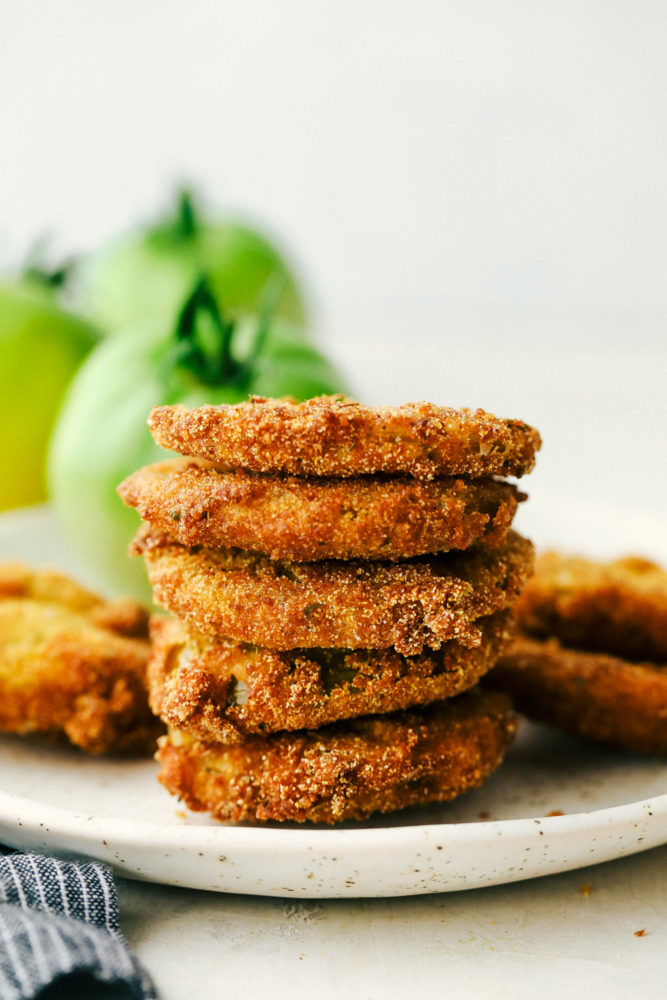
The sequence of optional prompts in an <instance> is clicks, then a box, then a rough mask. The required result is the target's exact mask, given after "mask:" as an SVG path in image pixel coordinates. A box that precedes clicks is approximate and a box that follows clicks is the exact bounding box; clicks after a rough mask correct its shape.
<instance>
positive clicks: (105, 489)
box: [49, 297, 343, 600]
mask: <svg viewBox="0 0 667 1000" xmlns="http://www.w3.org/2000/svg"><path fill="white" fill-rule="evenodd" d="M201 305H202V303H201V301H200V302H199V305H198V306H197V308H196V309H195V313H197V316H196V323H195V322H194V321H193V322H192V323H190V320H194V318H195V314H194V313H192V314H190V316H189V319H188V316H187V315H186V312H185V311H184V312H183V313H182V314H181V320H180V321H179V327H178V329H177V331H176V333H175V334H170V335H169V336H167V337H165V336H164V335H160V332H159V329H158V330H157V331H156V329H155V327H153V329H143V330H142V331H140V335H136V336H132V337H130V336H125V337H116V338H110V339H108V340H107V341H105V342H104V343H103V344H101V345H100V346H99V347H98V348H97V349H96V350H95V351H94V352H93V354H92V355H91V357H90V358H89V359H88V361H87V362H86V363H85V364H84V365H83V366H82V368H81V370H80V372H79V374H78V375H77V377H76V378H75V380H74V382H73V383H72V386H71V388H70V391H69V393H68V396H67V399H66V401H65V405H64V407H63V411H62V415H61V417H60V420H59V422H58V425H57V427H56V431H55V434H54V437H53V442H52V446H51V452H50V456H49V482H50V490H51V497H52V500H53V503H54V505H55V508H56V511H57V513H58V515H59V518H60V521H61V524H62V526H63V528H64V530H65V533H66V535H67V537H68V538H69V541H70V543H71V545H72V547H73V548H74V549H75V551H76V552H77V553H78V555H79V557H80V558H81V559H82V561H84V562H86V563H87V564H88V565H89V567H90V569H91V571H92V572H94V573H96V575H97V577H98V582H99V585H100V586H101V587H102V588H103V589H105V590H107V591H112V592H125V593H132V594H135V595H136V596H138V597H141V598H143V599H144V600H147V599H148V600H149V599H150V594H149V589H148V584H147V582H146V578H145V572H144V567H143V565H142V563H141V562H140V561H139V560H133V559H129V558H128V556H127V547H128V545H129V543H130V541H131V540H132V538H133V537H134V535H135V534H136V531H137V529H138V527H139V524H140V521H139V517H138V515H137V514H136V512H135V511H134V510H130V509H128V508H126V507H125V506H124V505H123V503H122V502H121V500H120V499H119V497H118V496H117V494H116V487H117V486H118V484H119V483H120V482H121V481H122V480H123V479H125V477H126V476H128V475H129V474H130V473H131V472H133V471H134V470H135V469H137V468H139V467H141V466H143V465H147V464H149V463H151V462H156V461H159V460H160V459H163V458H164V457H165V452H164V451H162V449H160V448H159V447H158V446H157V445H156V444H155V443H154V442H153V439H152V438H151V435H150V433H149V430H148V427H147V424H146V420H147V417H148V415H149V413H150V411H151V409H152V408H153V406H155V405H158V404H172V403H183V404H185V405H186V406H201V405H203V404H205V403H212V404H217V403H238V402H241V401H242V400H244V399H247V398H248V395H249V394H255V395H268V394H271V395H275V396H285V395H293V396H295V397H297V398H299V399H306V398H308V397H310V396H315V395H319V394H321V393H332V392H340V391H341V389H342V388H343V386H342V380H341V378H340V376H339V375H338V374H337V373H336V371H335V369H334V368H333V367H332V366H331V364H330V363H329V362H328V361H327V360H326V359H325V358H324V357H323V356H322V355H321V354H319V353H318V351H317V350H315V348H313V347H311V346H310V345H308V344H306V343H304V342H303V339H302V334H301V333H300V331H299V330H297V329H295V328H294V327H293V326H292V325H290V324H288V323H286V321H284V320H274V321H273V322H272V323H271V324H270V325H269V327H268V328H267V329H266V330H264V331H263V334H264V335H263V337H261V338H260V340H259V342H257V341H256V343H255V345H254V351H253V350H252V349H251V350H250V351H249V352H248V353H247V355H246V356H245V360H244V361H239V360H238V359H237V358H236V357H234V356H232V354H231V351H230V345H231V342H232V341H233V340H234V336H235V334H236V333H237V332H238V334H239V338H238V340H239V343H243V342H244V337H243V336H241V333H242V332H243V331H240V330H237V329H235V328H234V327H232V326H231V325H227V326H225V325H224V322H223V323H222V325H219V324H218V323H217V321H216V316H215V305H214V300H213V298H212V297H209V298H206V302H205V304H204V308H203V312H204V313H205V315H203V316H202V314H201V309H200V306H201ZM209 308H210V310H211V313H206V310H207V309H209ZM198 310H199V312H198ZM184 317H185V319H186V322H184ZM217 319H218V320H219V317H217ZM203 320H212V321H213V322H212V326H209V327H207V325H206V323H205V322H203ZM179 331H180V332H179ZM184 331H185V332H184ZM221 331H222V332H221ZM216 336H218V337H221V338H222V341H220V340H218V342H217V343H216V342H215V337H216ZM251 340H252V338H251V337H250V336H249V335H248V332H247V329H246V331H245V343H246V344H249V343H250V342H251ZM221 359H222V360H224V361H225V364H221ZM225 365H226V367H225Z"/></svg>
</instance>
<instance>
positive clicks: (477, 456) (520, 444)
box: [148, 396, 541, 480]
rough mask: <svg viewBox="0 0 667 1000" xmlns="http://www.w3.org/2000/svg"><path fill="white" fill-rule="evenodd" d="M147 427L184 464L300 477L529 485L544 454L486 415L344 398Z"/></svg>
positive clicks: (172, 411) (229, 409) (529, 438)
mask: <svg viewBox="0 0 667 1000" xmlns="http://www.w3.org/2000/svg"><path fill="white" fill-rule="evenodd" d="M148 424H149V427H150V429H151V433H152V435H153V437H154V439H155V441H156V442H157V443H158V444H159V445H162V447H163V448H167V449H169V450H172V451H177V452H178V453H179V454H181V455H186V456H189V457H196V458H205V459H207V460H208V461H210V462H214V463H215V464H216V465H218V466H220V467H221V468H225V469H237V468H243V469H250V470H251V471H253V472H285V473H291V474H293V475H298V476H361V475H368V474H373V473H378V472H385V473H405V474H407V475H410V476H414V477H416V478H417V479H427V480H428V479H433V478H435V477H436V476H459V475H460V476H467V477H469V478H479V477H481V476H496V475H498V476H522V475H524V474H525V473H527V472H530V470H531V469H532V468H533V465H534V463H535V453H536V451H537V450H538V449H539V447H540V444H541V441H540V436H539V434H538V432H537V431H536V430H534V429H533V428H532V427H529V426H528V425H527V424H524V423H522V422H521V421H520V420H504V419H499V418H498V417H495V416H493V415H492V414H490V413H485V412H484V410H467V409H462V410H456V409H452V408H451V407H448V406H436V405H434V404H433V403H406V404H405V405H403V406H364V405H362V404H360V403H357V402H355V401H354V400H352V399H347V398H346V397H344V396H318V397H316V398H314V399H309V400H306V402H304V403H297V402H295V401H293V400H289V399H266V398H264V397H260V396H252V397H251V398H250V400H249V401H248V402H245V403H237V404H235V405H221V406H201V407H197V408H195V409H187V408H186V407H184V406H180V405H179V406H158V407H156V408H155V409H153V411H152V413H151V414H150V417H149V421H148Z"/></svg>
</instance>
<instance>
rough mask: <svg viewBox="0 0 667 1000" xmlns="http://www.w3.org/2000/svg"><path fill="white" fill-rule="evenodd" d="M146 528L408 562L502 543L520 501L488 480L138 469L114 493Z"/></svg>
mask: <svg viewBox="0 0 667 1000" xmlns="http://www.w3.org/2000/svg"><path fill="white" fill-rule="evenodd" d="M118 493H119V495H120V496H121V498H122V499H123V501H124V502H125V503H126V504H127V506H129V507H134V508H135V509H136V510H137V511H138V512H139V514H140V515H141V517H142V519H143V520H144V521H145V522H147V523H148V524H149V525H150V526H151V527H152V528H154V529H157V530H162V531H168V532H169V534H171V535H172V537H173V538H174V539H175V540H176V541H177V542H179V543H180V544H181V545H188V546H193V545H205V546H208V547H210V548H219V547H222V548H241V549H248V550H251V551H255V552H262V553H264V554H266V555H268V556H270V557H271V558H272V559H288V560H292V561H296V562H302V561H303V562H309V561H314V560H318V559H355V558H362V559H385V560H386V559H407V558H410V557H412V556H416V555H424V554H426V553H435V552H446V551H449V550H450V549H466V548H468V546H469V545H471V544H472V543H473V542H477V544H478V545H483V546H484V547H486V548H494V547H496V546H497V545H500V544H502V542H503V541H504V540H505V538H506V536H507V532H508V530H509V527H510V525H511V523H512V520H513V518H514V515H515V513H516V509H517V506H518V503H519V501H520V500H523V499H525V496H524V494H522V493H519V492H518V490H517V489H516V487H514V486H513V485H511V484H510V483H504V482H498V481H496V480H494V479H483V480H475V481H466V480H463V479H437V480H434V481H432V482H430V483H424V482H419V481H418V480H415V479H410V478H407V477H405V476H402V477H394V478H377V477H361V476H357V477H353V478H349V479H331V478H320V479H316V478H312V477H311V478H309V479H304V478H299V477H297V476H278V475H266V474H258V473H252V472H245V471H243V470H235V471H234V472H222V471H220V470H219V469H216V468H215V467H214V466H211V465H210V464H209V463H206V462H203V461H201V460H195V459H172V460H169V461H165V462H158V463H156V464H154V465H149V466H147V467H145V468H143V469H139V470H138V471H137V472H134V473H133V474H132V475H131V476H129V477H128V478H127V479H126V480H124V482H122V483H121V484H120V486H119V487H118Z"/></svg>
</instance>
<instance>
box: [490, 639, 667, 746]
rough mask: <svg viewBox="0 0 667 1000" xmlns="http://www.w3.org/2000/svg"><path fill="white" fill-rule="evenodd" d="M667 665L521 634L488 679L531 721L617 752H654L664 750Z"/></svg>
mask: <svg viewBox="0 0 667 1000" xmlns="http://www.w3.org/2000/svg"><path fill="white" fill-rule="evenodd" d="M666 667H667V664H665V663H663V664H662V665H656V664H652V663H636V662H632V663H631V662H628V661H627V660H622V659H619V658H617V657H614V656H609V655H608V654H604V653H591V652H582V651H580V650H576V649H567V648H565V647H564V646H562V645H561V644H560V643H559V642H558V641H557V640H556V639H547V640H540V639H534V638H530V637H529V636H526V635H521V636H519V637H518V638H517V639H516V641H515V643H514V644H513V646H512V647H511V649H510V651H509V652H508V653H507V654H505V655H504V656H503V657H501V659H500V661H499V662H498V665H497V667H496V668H495V669H494V670H493V671H492V672H491V674H489V676H488V682H489V683H491V684H492V685H493V686H494V687H498V688H501V689H502V690H503V691H507V692H508V693H509V694H510V695H511V696H512V698H513V700H514V702H515V704H516V707H517V708H518V709H519V711H521V712H524V713H525V714H526V715H527V716H529V717H530V718H532V719H537V720H538V721H542V722H550V723H553V724H554V725H557V726H562V728H563V729H567V730H569V731H570V732H573V733H576V734H577V735H579V736H583V737H585V738H587V739H589V740H594V741H596V742H599V743H604V744H608V745H610V746H614V747H618V748H620V749H624V750H633V751H640V752H643V753H656V754H657V753H660V754H661V753H667V669H666Z"/></svg>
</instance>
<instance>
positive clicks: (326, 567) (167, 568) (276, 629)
mask: <svg viewBox="0 0 667 1000" xmlns="http://www.w3.org/2000/svg"><path fill="white" fill-rule="evenodd" d="M131 551H132V553H133V554H137V555H143V556H144V558H145V561H146V566H147V569H148V575H149V578H150V582H151V585H152V587H153V595H154V598H155V601H156V603H157V604H159V605H160V606H161V607H163V608H165V609H166V610H168V611H171V612H172V613H173V614H175V615H177V616H178V617H179V618H182V619H185V621H187V622H188V623H189V624H190V625H192V626H193V627H195V628H197V629H198V630H199V631H200V632H204V633H205V634H206V635H221V636H225V637H227V638H230V639H234V640H236V641H237V642H249V643H252V644H253V645H256V646H267V647H269V648H270V649H277V650H286V649H299V648H304V647H305V648H314V647H318V648H334V647H335V648H340V649H388V648H389V647H394V648H395V649H396V651H397V652H398V653H401V654H403V655H404V656H413V655H417V654H418V653H421V651H422V650H423V649H424V647H428V648H430V649H439V648H440V646H441V645H442V644H443V642H447V641H448V640H450V639H455V640H457V641H458V642H460V643H462V644H463V645H464V646H469V647H470V646H479V645H480V643H481V641H482V633H481V629H480V627H479V625H478V624H477V621H476V619H478V618H480V617H482V616H483V615H489V614H493V613H494V612H495V611H501V610H503V609H504V608H506V607H508V606H509V605H510V604H511V603H512V602H513V601H514V600H515V599H516V597H517V595H518V594H519V593H520V591H521V589H522V587H523V585H524V583H525V581H526V578H527V576H528V575H529V573H530V571H531V569H532V559H533V548H532V545H531V543H530V542H528V541H527V540H526V539H524V538H522V537H521V536H520V535H518V534H516V533H515V532H513V531H511V532H510V533H509V534H508V537H507V540H506V542H505V544H504V545H501V546H499V547H498V548H496V549H491V550H485V549H482V550H477V551H472V550H469V551H468V552H465V553H462V554H459V553H456V554H452V553H450V554H448V555H444V556H421V557H419V558H417V559H413V560H410V561H408V562H398V563H386V562H368V561H355V560H351V561H349V562H335V561H322V562H318V563H296V562H284V561H272V560H270V559H268V558H267V557H266V556H262V555H258V554H256V553H250V552H244V551H241V550H238V549H208V548H200V547H194V548H188V547H187V546H184V545H179V544H178V543H176V542H174V540H173V539H172V538H171V537H170V536H169V535H167V534H165V533H161V532H154V531H151V529H150V528H147V527H146V526H144V527H142V528H141V529H140V530H139V533H138V535H137V537H136V539H135V541H134V542H133V544H132V547H131Z"/></svg>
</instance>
